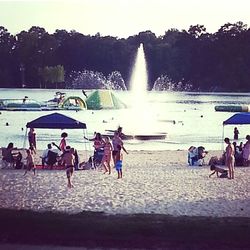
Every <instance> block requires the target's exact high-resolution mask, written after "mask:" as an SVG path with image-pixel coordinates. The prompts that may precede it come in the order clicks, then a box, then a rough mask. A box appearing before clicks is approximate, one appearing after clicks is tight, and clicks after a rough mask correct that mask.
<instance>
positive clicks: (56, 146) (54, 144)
mask: <svg viewBox="0 0 250 250" xmlns="http://www.w3.org/2000/svg"><path fill="white" fill-rule="evenodd" d="M51 144H52V145H53V146H55V147H57V149H58V150H60V151H62V150H61V149H60V147H59V146H58V145H56V144H55V143H54V142H52V143H51Z"/></svg>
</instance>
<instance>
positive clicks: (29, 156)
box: [24, 149, 36, 175]
mask: <svg viewBox="0 0 250 250" xmlns="http://www.w3.org/2000/svg"><path fill="white" fill-rule="evenodd" d="M26 153H27V157H26V165H27V168H26V170H25V172H24V175H26V174H27V172H28V171H30V170H33V172H34V175H35V174H36V167H35V162H34V156H33V155H32V154H31V150H30V149H27V150H26Z"/></svg>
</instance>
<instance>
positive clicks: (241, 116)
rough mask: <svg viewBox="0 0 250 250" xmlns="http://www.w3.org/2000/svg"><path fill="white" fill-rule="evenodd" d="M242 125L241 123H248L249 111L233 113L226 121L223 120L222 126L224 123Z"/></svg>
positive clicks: (249, 119)
mask: <svg viewBox="0 0 250 250" xmlns="http://www.w3.org/2000/svg"><path fill="white" fill-rule="evenodd" d="M236 124H237V125H242V124H250V113H238V114H234V115H233V116H231V117H230V118H228V119H227V120H226V121H224V122H223V126H225V125H236Z"/></svg>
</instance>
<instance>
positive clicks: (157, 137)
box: [103, 130, 167, 141]
mask: <svg viewBox="0 0 250 250" xmlns="http://www.w3.org/2000/svg"><path fill="white" fill-rule="evenodd" d="M106 131H108V132H112V134H109V133H108V134H103V136H108V137H110V138H111V139H112V138H113V137H114V132H115V130H106ZM166 137H167V133H155V134H136V135H127V134H123V136H122V138H121V139H122V140H134V139H135V140H140V141H147V140H164V139H166Z"/></svg>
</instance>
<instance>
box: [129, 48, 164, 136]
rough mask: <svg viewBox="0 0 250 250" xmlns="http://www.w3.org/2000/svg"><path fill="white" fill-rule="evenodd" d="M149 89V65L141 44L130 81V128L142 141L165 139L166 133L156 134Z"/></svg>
mask: <svg viewBox="0 0 250 250" xmlns="http://www.w3.org/2000/svg"><path fill="white" fill-rule="evenodd" d="M147 87H148V72H147V63H146V59H145V53H144V48H143V44H142V43H141V44H140V46H139V48H138V50H137V55H136V58H135V64H134V67H133V70H132V75H131V80H130V90H131V103H132V108H131V110H130V117H129V119H130V121H132V123H131V125H132V127H131V128H130V129H131V131H133V134H134V138H136V139H140V140H150V139H154V140H155V139H164V138H165V137H166V133H159V132H155V129H156V128H157V126H156V120H157V119H156V116H155V115H156V114H155V110H151V107H150V105H149V103H148V101H147Z"/></svg>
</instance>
